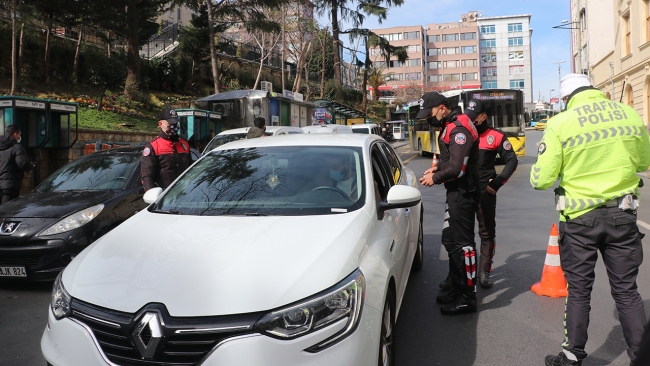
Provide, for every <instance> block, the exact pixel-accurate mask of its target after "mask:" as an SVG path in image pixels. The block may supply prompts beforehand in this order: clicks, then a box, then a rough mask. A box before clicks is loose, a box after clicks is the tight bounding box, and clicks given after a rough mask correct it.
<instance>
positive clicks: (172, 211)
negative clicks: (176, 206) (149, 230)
mask: <svg viewBox="0 0 650 366" xmlns="http://www.w3.org/2000/svg"><path fill="white" fill-rule="evenodd" d="M153 212H160V213H164V214H169V215H180V214H181V212H180V211H176V210H154V211H153Z"/></svg>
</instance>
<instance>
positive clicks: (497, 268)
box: [0, 131, 650, 366]
mask: <svg viewBox="0 0 650 366" xmlns="http://www.w3.org/2000/svg"><path fill="white" fill-rule="evenodd" d="M527 136H528V142H527V146H528V154H527V156H526V157H523V158H520V159H519V168H518V169H517V171H516V172H515V174H514V175H513V177H512V178H511V179H510V180H509V181H508V183H507V184H506V185H505V186H504V187H503V188H502V189H501V190H500V191H499V193H498V204H497V251H496V256H495V264H494V270H493V277H494V280H495V285H494V287H493V288H492V289H490V290H483V289H481V288H479V292H478V297H479V303H480V306H479V309H480V310H479V313H477V314H470V315H462V316H457V317H445V316H442V315H441V314H440V311H439V310H438V307H439V306H438V305H437V304H436V302H435V296H436V295H437V294H438V283H439V282H440V281H442V280H443V279H444V277H445V276H446V273H447V269H448V261H447V255H446V253H445V252H444V249H443V250H442V251H441V245H440V231H441V230H442V216H443V213H444V188H443V187H431V188H426V187H423V188H422V194H423V202H424V205H425V218H424V219H425V226H424V231H425V264H424V268H423V269H422V271H421V272H420V273H417V274H414V275H412V276H411V279H410V281H409V285H408V289H407V291H406V295H405V298H404V302H403V303H402V308H401V310H400V314H399V318H398V320H397V326H396V329H395V336H396V352H397V354H396V356H397V363H398V365H400V366H406V365H417V366H421V365H453V366H465V365H490V366H494V365H508V366H510V365H543V362H544V361H543V359H544V357H545V356H546V355H547V354H550V353H555V354H557V353H558V352H559V351H560V343H561V342H562V338H563V328H562V315H563V312H564V299H551V298H547V297H539V296H537V295H535V294H534V293H532V292H531V291H530V286H531V285H532V284H533V283H535V282H537V281H539V280H540V276H541V273H542V268H543V266H544V257H545V254H546V249H547V243H548V237H549V231H550V228H551V225H552V224H553V223H557V222H558V215H557V213H556V212H555V211H554V208H553V192H552V191H551V190H549V191H545V192H537V191H534V190H533V189H532V188H530V184H529V178H528V176H529V173H530V168H531V165H532V164H533V163H534V161H535V154H536V151H537V148H536V142H538V141H539V140H540V139H541V136H542V134H541V132H536V131H529V132H527ZM397 145H399V144H396V146H397ZM397 151H398V153H400V155H401V158H402V160H403V161H404V162H405V163H406V165H407V166H408V167H409V168H411V169H413V170H414V171H415V172H416V174H418V175H419V174H421V173H422V172H423V171H424V170H425V169H426V168H427V167H428V166H430V158H420V157H418V156H415V155H416V154H415V152H414V151H412V150H411V149H410V148H408V147H407V146H404V147H401V148H398V149H397ZM642 176H643V177H644V179H646V178H647V177H646V176H645V175H642ZM642 196H643V197H650V182H647V184H646V187H645V188H642ZM646 199H647V198H646ZM638 218H639V221H640V223H639V227H640V228H641V231H642V232H644V233H645V234H650V204H643V205H642V206H641V208H640V209H639V216H638ZM648 238H650V237H648ZM647 243H648V239H646V242H645V243H644V247H645V249H646V250H648V244H647ZM596 271H597V272H596V283H595V285H594V290H593V294H592V299H593V301H592V311H591V319H592V321H591V324H590V327H589V342H588V343H587V352H588V353H589V354H590V357H589V358H587V360H586V362H584V363H583V365H586V366H590V365H627V364H628V363H629V360H628V358H627V355H626V352H625V347H626V346H625V341H624V339H623V333H622V330H621V327H620V324H619V323H618V320H617V315H616V312H615V307H614V301H613V300H612V298H611V296H610V292H609V284H608V282H607V275H606V272H605V268H604V266H603V265H602V263H600V262H599V264H598V266H597V269H596ZM638 282H639V290H640V292H641V296H643V298H644V299H650V285H648V284H650V261H646V262H645V263H644V264H643V265H642V268H641V273H640V275H639V280H638ZM50 290H51V283H44V284H43V283H40V284H39V283H37V284H24V283H22V284H6V283H4V284H3V283H0V339H2V342H0V365H2V366H32V365H38V366H43V365H45V360H44V359H43V356H42V355H41V351H40V338H41V334H42V332H43V329H44V327H45V324H46V319H47V311H48V304H49V301H50ZM645 304H646V312H650V311H649V310H650V301H649V300H646V301H645Z"/></svg>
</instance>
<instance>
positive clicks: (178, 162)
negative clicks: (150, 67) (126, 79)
mask: <svg viewBox="0 0 650 366" xmlns="http://www.w3.org/2000/svg"><path fill="white" fill-rule="evenodd" d="M178 122H179V120H178V115H177V114H176V111H175V110H173V109H172V108H165V109H163V110H162V112H161V113H160V116H159V117H158V127H159V128H160V133H159V134H158V137H156V138H155V139H154V140H153V141H151V142H148V143H147V144H146V145H145V147H144V150H143V151H142V158H141V166H142V168H141V169H142V185H143V186H144V190H145V192H146V191H148V190H150V189H151V188H154V187H160V188H162V189H165V188H167V186H169V185H170V184H171V183H172V182H173V181H174V180H175V179H176V178H178V176H179V175H181V173H183V171H185V169H187V168H188V167H189V166H190V164H191V157H190V144H189V143H188V142H187V141H185V140H183V139H182V138H180V136H179V135H178V126H179V125H178Z"/></svg>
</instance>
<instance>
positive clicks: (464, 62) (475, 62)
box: [460, 59, 478, 67]
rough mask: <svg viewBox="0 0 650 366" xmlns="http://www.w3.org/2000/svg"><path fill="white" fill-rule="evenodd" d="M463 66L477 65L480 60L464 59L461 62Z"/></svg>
mask: <svg viewBox="0 0 650 366" xmlns="http://www.w3.org/2000/svg"><path fill="white" fill-rule="evenodd" d="M460 63H461V65H460V66H461V67H476V66H478V60H474V59H472V60H462V61H461V62H460Z"/></svg>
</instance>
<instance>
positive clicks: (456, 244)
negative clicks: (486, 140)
mask: <svg viewBox="0 0 650 366" xmlns="http://www.w3.org/2000/svg"><path fill="white" fill-rule="evenodd" d="M416 118H426V119H427V122H429V124H430V125H431V126H432V127H434V128H439V129H440V130H442V131H441V133H440V138H439V140H438V146H439V147H440V159H439V161H438V164H437V166H435V167H432V168H430V169H427V170H426V171H425V172H424V176H423V177H422V178H420V183H421V184H422V185H425V186H428V187H430V186H433V185H434V184H444V185H445V188H446V189H447V204H446V206H447V207H446V212H445V220H444V224H443V229H442V244H443V245H444V246H445V248H446V249H447V253H448V254H449V266H450V272H451V277H452V282H453V285H452V288H451V290H450V291H449V292H447V293H444V294H441V295H439V296H438V297H436V301H437V302H438V303H439V304H443V305H445V306H443V307H442V308H440V311H441V312H442V313H443V314H445V315H456V314H463V313H473V312H476V243H475V242H474V223H475V215H476V209H477V208H478V204H479V198H480V190H479V182H478V138H479V134H478V132H477V131H476V128H475V127H474V124H473V123H472V121H470V119H469V118H468V117H467V116H466V115H464V114H462V110H461V108H460V107H458V106H454V107H453V108H452V106H451V105H450V103H449V100H447V98H446V97H445V96H443V95H442V94H440V93H438V92H429V93H426V94H424V95H423V96H422V99H420V112H419V113H418V115H417V117H416Z"/></svg>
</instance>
